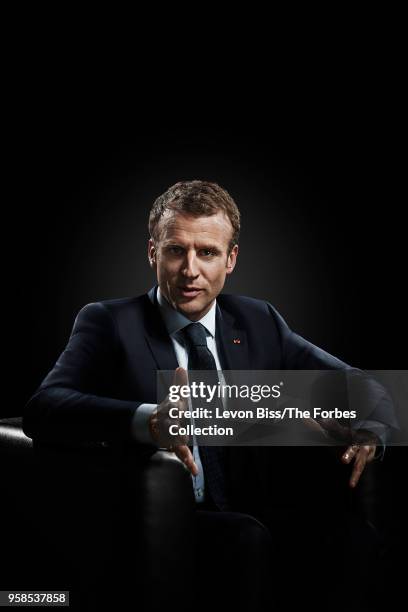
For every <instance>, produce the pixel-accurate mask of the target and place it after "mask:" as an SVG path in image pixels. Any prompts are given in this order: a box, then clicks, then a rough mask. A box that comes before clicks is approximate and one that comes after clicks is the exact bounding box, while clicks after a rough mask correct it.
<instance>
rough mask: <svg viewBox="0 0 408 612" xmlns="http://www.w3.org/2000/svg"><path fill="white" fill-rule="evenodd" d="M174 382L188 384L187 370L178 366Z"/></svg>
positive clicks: (180, 385)
mask: <svg viewBox="0 0 408 612" xmlns="http://www.w3.org/2000/svg"><path fill="white" fill-rule="evenodd" d="M174 384H175V385H178V386H179V387H182V386H184V385H188V377H187V372H186V370H185V369H184V368H176V370H175V372H174Z"/></svg>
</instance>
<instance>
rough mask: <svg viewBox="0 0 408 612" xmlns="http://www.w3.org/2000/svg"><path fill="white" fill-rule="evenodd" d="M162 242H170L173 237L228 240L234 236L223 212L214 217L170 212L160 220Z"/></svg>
mask: <svg viewBox="0 0 408 612" xmlns="http://www.w3.org/2000/svg"><path fill="white" fill-rule="evenodd" d="M160 226H161V227H160V230H161V231H160V233H161V240H165V241H168V240H169V239H171V237H172V236H177V235H178V236H193V235H194V237H195V238H201V237H202V239H203V240H205V239H211V238H212V239H213V240H223V239H225V240H227V241H229V240H230V238H231V236H232V225H231V222H230V220H229V219H228V217H227V215H226V214H225V213H224V212H223V211H218V212H217V213H216V214H214V215H200V216H196V215H192V214H189V213H184V212H179V211H174V210H169V211H166V212H165V214H164V215H163V217H162V219H161V220H160Z"/></svg>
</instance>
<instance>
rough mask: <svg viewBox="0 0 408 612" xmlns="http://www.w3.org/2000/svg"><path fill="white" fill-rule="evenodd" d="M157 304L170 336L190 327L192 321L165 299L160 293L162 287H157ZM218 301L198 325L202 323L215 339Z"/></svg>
mask: <svg viewBox="0 0 408 612" xmlns="http://www.w3.org/2000/svg"><path fill="white" fill-rule="evenodd" d="M157 302H158V304H159V309H160V313H161V316H162V317H163V320H164V324H165V326H166V329H167V331H168V332H169V334H175V333H177V332H178V331H180V330H182V329H183V328H184V327H187V325H190V323H191V322H192V321H190V319H188V318H187V317H185V316H184V315H183V314H181V312H178V311H177V310H175V309H174V308H173V307H172V306H171V305H170V304H169V302H168V301H167V299H166V298H165V297H164V295H163V294H162V293H161V291H160V287H157ZM216 305H217V302H216V300H215V301H214V304H213V305H212V306H211V308H210V310H209V311H208V312H207V314H206V315H204V316H203V317H202V319H200V320H199V321H197V323H201V325H203V326H204V327H205V329H206V330H207V332H208V333H209V334H211V336H212V337H213V338H214V336H215V313H216Z"/></svg>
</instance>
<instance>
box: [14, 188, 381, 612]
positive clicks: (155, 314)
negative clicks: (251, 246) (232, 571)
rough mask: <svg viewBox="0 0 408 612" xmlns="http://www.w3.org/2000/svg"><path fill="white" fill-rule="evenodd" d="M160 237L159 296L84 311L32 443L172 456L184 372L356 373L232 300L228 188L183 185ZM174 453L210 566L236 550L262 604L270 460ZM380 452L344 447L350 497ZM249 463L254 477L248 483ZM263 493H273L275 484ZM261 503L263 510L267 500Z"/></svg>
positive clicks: (159, 209) (163, 201)
mask: <svg viewBox="0 0 408 612" xmlns="http://www.w3.org/2000/svg"><path fill="white" fill-rule="evenodd" d="M149 230H150V240H149V244H148V258H149V263H150V266H151V267H152V268H153V269H154V270H155V272H156V274H157V283H158V286H157V287H155V288H154V289H153V290H151V291H150V292H149V294H147V295H143V296H140V297H138V298H126V299H120V300H110V301H106V302H100V303H95V304H89V305H87V306H85V308H83V309H82V310H81V312H80V313H79V315H78V317H77V319H76V321H75V325H74V328H73V332H72V335H71V337H70V340H69V343H68V346H67V348H66V349H65V351H64V352H63V354H62V355H61V357H60V358H59V360H58V361H57V363H56V365H55V367H54V368H53V370H52V371H51V372H50V373H49V374H48V376H47V377H46V378H45V380H44V381H43V383H42V385H41V386H40V388H39V390H38V391H37V393H36V394H35V395H34V396H33V397H32V398H31V400H30V402H29V403H28V405H27V407H26V410H25V415H24V429H25V432H26V433H27V435H29V436H31V437H34V438H38V439H45V440H46V439H47V438H54V439H55V437H59V438H60V439H61V440H62V441H67V442H96V443H101V442H102V443H105V444H110V443H111V444H132V443H136V444H147V445H156V446H163V428H162V422H163V414H164V415H167V414H168V410H169V407H170V404H171V403H170V402H169V400H168V398H165V399H164V400H163V401H162V402H160V405H159V406H158V404H157V397H156V372H157V370H174V371H175V383H176V384H183V383H185V382H186V380H187V379H186V370H187V369H217V370H222V369H224V370H278V369H290V370H295V369H304V370H306V369H333V370H341V369H344V368H347V367H348V366H347V365H346V364H344V363H343V362H341V361H340V360H338V359H336V358H335V357H333V356H331V355H329V354H328V353H325V352H324V351H322V350H321V349H319V348H317V347H315V346H314V345H312V344H310V343H309V342H307V341H306V340H304V339H303V338H301V337H299V336H298V335H296V334H295V333H293V332H292V331H291V330H290V329H289V328H288V327H287V325H286V323H285V322H284V321H283V319H282V318H281V316H280V315H279V314H278V313H277V311H276V310H275V309H274V308H273V307H272V306H271V305H270V304H268V303H267V302H263V301H260V300H255V299H251V298H246V297H236V296H230V295H222V294H221V291H222V289H223V287H224V283H225V280H226V277H227V275H229V274H231V273H232V272H233V270H234V268H235V265H236V262H237V257H238V240H239V231H240V214H239V211H238V208H237V206H236V204H235V202H234V201H233V199H232V198H231V196H230V195H229V194H228V193H227V192H226V191H225V190H224V189H222V188H221V187H220V186H218V185H216V184H215V183H210V182H205V181H189V182H180V183H177V184H176V185H173V186H172V187H170V188H169V189H168V190H167V191H166V192H165V193H164V194H162V195H161V196H160V197H159V198H157V200H156V201H155V203H154V205H153V208H152V210H151V213H150V219H149ZM192 364H195V366H194V365H193V367H189V366H191V365H192ZM378 410H379V411H378V414H377V415H374V418H373V422H374V423H375V422H376V420H377V419H378V421H381V420H382V418H383V416H384V415H383V414H382V412H381V406H380V407H379V409H378ZM372 439H373V440H375V436H373V438H372ZM172 450H174V452H175V453H176V455H177V456H178V457H179V458H180V460H181V461H183V462H184V464H185V465H186V466H187V468H188V469H189V470H190V472H191V474H192V476H193V485H194V493H195V498H196V502H197V517H198V525H199V529H198V531H199V534H201V535H199V540H200V541H199V544H198V545H199V546H202V547H203V550H202V552H201V558H202V559H204V558H207V557H208V556H211V555H210V552H209V550H208V549H207V550H204V549H205V542H206V541H207V540H208V538H210V539H211V534H212V535H213V539H214V538H215V539H216V537H217V534H218V537H219V538H221V537H224V538H226V546H221V545H220V544H218V546H217V554H218V556H219V557H220V558H224V557H223V554H222V552H223V550H225V549H227V550H228V551H229V552H230V551H231V550H235V553H236V554H234V556H235V557H237V558H238V557H240V553H241V557H242V556H244V557H245V556H247V557H248V558H249V559H250V560H251V563H249V567H248V563H247V564H246V565H245V566H244V565H243V566H242V568H241V569H242V571H245V572H246V575H249V573H250V576H251V580H250V584H251V585H252V586H251V588H250V589H249V590H248V589H246V590H245V589H243V590H242V597H246V598H247V602H248V605H249V604H251V603H254V602H257V601H258V590H260V589H261V586H262V585H261V584H260V582H262V580H263V578H264V577H263V572H264V571H265V567H266V566H265V559H267V558H268V555H269V554H270V550H269V549H270V540H269V538H270V530H269V531H268V529H266V528H265V527H264V525H263V523H261V522H260V520H259V518H260V513H258V515H256V512H257V511H256V509H255V510H254V515H255V516H253V515H252V514H250V513H248V512H247V510H248V509H250V508H251V503H252V501H251V500H249V501H248V495H247V497H246V498H245V494H244V493H245V492H244V491H243V489H244V488H245V486H246V484H247V483H248V481H251V482H253V480H254V478H256V476H255V474H254V471H256V470H257V467H261V466H257V462H258V461H259V460H260V459H259V457H260V456H259V455H258V456H256V454H255V455H254V454H253V453H252V455H251V451H250V450H248V449H246V452H245V453H244V455H243V454H242V452H241V453H240V451H239V449H238V450H237V449H228V452H224V451H225V449H224V451H223V450H222V449H220V448H217V447H215V448H211V447H208V449H205V448H203V447H201V448H198V447H196V446H194V447H193V448H190V447H189V446H187V445H186V444H183V443H179V444H176V445H172ZM375 452H376V444H375V442H374V441H373V442H370V443H363V444H352V445H350V446H348V448H346V449H345V451H344V453H343V455H342V461H343V462H344V463H350V464H351V465H352V470H351V475H350V486H351V487H355V486H356V485H357V483H358V481H359V479H360V476H361V474H362V472H363V471H364V469H365V466H366V465H367V464H368V463H370V462H371V461H372V460H373V458H374V456H375ZM250 456H251V457H252V459H250V460H249V459H248V458H249V457H250ZM242 457H244V459H242ZM248 461H252V462H253V463H252V464H251V466H252V468H253V469H252V468H251V470H250V474H249V476H248V479H247V481H245V478H244V476H243V472H244V471H245V469H247V470H248V465H249V463H248ZM241 470H242V472H241ZM262 486H267V487H268V484H266V485H265V477H264V476H263V480H262V483H261V485H260V487H262ZM254 495H255V496H256V495H257V493H255V494H254ZM260 500H261V501H260V502H259V506H258V507H260V506H261V505H262V500H263V498H262V495H261V496H260ZM253 507H254V508H256V507H257V506H256V504H255V505H254V506H253ZM266 514H267V513H266ZM266 514H265V516H266ZM263 517H264V515H262V518H263ZM214 534H215V535H214ZM237 534H239V538H240V544H239V546H238V547H237V544H236V541H237V537H238V535H237ZM200 538H201V539H200ZM200 542H201V544H200ZM213 545H214V544H212V545H211V547H212V546H213ZM211 547H210V550H211V549H212V548H211ZM213 552H214V551H213ZM214 556H215V555H213V556H212V558H214ZM224 560H225V558H224ZM247 561H248V559H247ZM240 563H241V561H240ZM240 567H241V566H240ZM256 584H258V586H255V585H256Z"/></svg>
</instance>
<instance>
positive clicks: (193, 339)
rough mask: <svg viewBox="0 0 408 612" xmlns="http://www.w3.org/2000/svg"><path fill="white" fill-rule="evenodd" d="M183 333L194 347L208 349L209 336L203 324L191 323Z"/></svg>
mask: <svg viewBox="0 0 408 612" xmlns="http://www.w3.org/2000/svg"><path fill="white" fill-rule="evenodd" d="M183 332H184V334H185V336H186V338H187V340H188V341H189V342H190V343H191V344H192V345H193V346H205V347H207V334H206V332H205V327H204V325H202V324H201V323H190V325H187V326H186V327H185V328H184V329H183Z"/></svg>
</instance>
